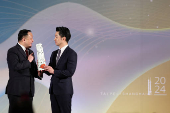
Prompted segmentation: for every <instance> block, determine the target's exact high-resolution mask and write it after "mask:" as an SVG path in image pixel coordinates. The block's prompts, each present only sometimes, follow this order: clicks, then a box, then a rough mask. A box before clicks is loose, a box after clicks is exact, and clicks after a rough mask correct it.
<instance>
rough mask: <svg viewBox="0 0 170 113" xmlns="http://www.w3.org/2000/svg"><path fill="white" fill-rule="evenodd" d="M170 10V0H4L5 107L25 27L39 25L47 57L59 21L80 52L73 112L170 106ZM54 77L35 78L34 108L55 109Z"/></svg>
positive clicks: (1, 95)
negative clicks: (10, 61) (12, 52)
mask: <svg viewBox="0 0 170 113" xmlns="http://www.w3.org/2000/svg"><path fill="white" fill-rule="evenodd" d="M169 12H170V1H169V0H0V113H7V112H8V106H9V103H8V99H7V96H6V95H5V87H6V84H7V81H8V78H9V77H8V66H7V61H6V57H7V50H8V49H9V48H10V47H12V46H15V45H16V43H17V35H18V32H19V30H21V29H30V30H32V33H33V36H34V43H33V46H32V50H33V51H34V52H35V55H36V48H35V45H36V44H37V43H42V44H43V47H44V53H45V58H46V62H47V64H48V63H49V58H50V55H51V52H52V51H54V50H56V49H58V47H57V46H56V45H55V43H54V35H55V28H56V27H57V26H66V27H68V28H69V29H70V30H71V34H72V37H71V40H70V42H69V46H70V47H71V48H73V49H74V50H75V51H76V52H77V53H78V65H77V69H76V72H75V74H74V76H73V85H74V95H73V101H72V113H170V109H169V106H170V77H169V76H170V13H169ZM50 78H51V76H47V75H44V78H43V80H42V81H40V80H37V79H36V80H35V84H36V86H35V87H36V88H35V91H36V93H35V97H34V111H35V113H51V106H50V98H49V93H48V88H49V84H50Z"/></svg>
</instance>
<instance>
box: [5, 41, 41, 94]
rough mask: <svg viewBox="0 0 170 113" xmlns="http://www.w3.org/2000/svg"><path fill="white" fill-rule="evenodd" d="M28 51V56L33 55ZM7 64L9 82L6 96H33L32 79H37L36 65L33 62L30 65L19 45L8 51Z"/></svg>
mask: <svg viewBox="0 0 170 113" xmlns="http://www.w3.org/2000/svg"><path fill="white" fill-rule="evenodd" d="M28 50H29V54H31V53H33V51H32V50H30V49H28ZM7 63H8V68H9V80H8V83H7V87H6V94H11V95H16V96H21V95H22V94H28V95H30V96H34V77H36V78H39V79H40V77H39V76H38V72H37V65H36V62H35V58H34V60H33V61H32V62H31V63H30V62H29V61H28V59H27V57H26V54H25V51H24V50H23V49H22V48H21V46H20V45H18V44H17V45H16V46H14V47H12V48H10V49H9V50H8V53H7Z"/></svg>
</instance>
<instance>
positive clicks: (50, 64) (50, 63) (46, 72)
mask: <svg viewBox="0 0 170 113" xmlns="http://www.w3.org/2000/svg"><path fill="white" fill-rule="evenodd" d="M53 55H54V51H53V52H52V54H51V57H50V62H49V64H48V66H51V67H52V61H53V60H52V58H53ZM45 74H47V75H49V76H50V75H52V74H51V73H49V72H48V71H45Z"/></svg>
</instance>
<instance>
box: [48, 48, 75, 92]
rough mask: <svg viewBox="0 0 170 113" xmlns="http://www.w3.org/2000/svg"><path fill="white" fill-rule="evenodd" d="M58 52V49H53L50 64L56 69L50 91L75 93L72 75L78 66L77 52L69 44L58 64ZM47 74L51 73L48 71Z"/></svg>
mask: <svg viewBox="0 0 170 113" xmlns="http://www.w3.org/2000/svg"><path fill="white" fill-rule="evenodd" d="M57 53H58V50H56V51H53V52H52V54H51V57H50V63H49V66H51V67H52V68H53V69H54V74H52V78H51V83H50V89H49V93H50V94H52V93H54V94H56V95H62V94H73V84H72V76H73V74H74V72H75V70H76V66H77V53H76V52H75V51H74V50H72V49H71V48H70V47H69V46H67V48H66V49H65V50H64V52H63V54H62V55H61V57H60V59H59V61H58V63H57V65H56V56H57ZM46 74H48V75H51V74H50V73H48V72H46Z"/></svg>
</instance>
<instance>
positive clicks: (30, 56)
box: [28, 53, 34, 63]
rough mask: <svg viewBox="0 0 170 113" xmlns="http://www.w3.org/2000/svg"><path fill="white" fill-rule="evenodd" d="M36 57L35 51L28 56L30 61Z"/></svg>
mask: <svg viewBox="0 0 170 113" xmlns="http://www.w3.org/2000/svg"><path fill="white" fill-rule="evenodd" d="M33 59H34V56H33V53H31V54H30V55H29V56H28V60H29V62H30V63H31V62H32V61H33Z"/></svg>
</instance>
